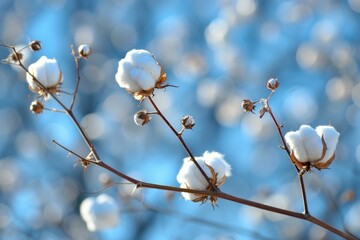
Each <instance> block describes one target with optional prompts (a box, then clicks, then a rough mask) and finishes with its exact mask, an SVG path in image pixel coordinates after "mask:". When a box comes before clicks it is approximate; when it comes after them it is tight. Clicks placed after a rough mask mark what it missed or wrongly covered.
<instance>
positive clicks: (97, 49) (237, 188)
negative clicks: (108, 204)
mask: <svg viewBox="0 0 360 240" xmlns="http://www.w3.org/2000/svg"><path fill="white" fill-rule="evenodd" d="M359 14H360V1H359V0H348V1H335V0H319V1H312V0H303V1H280V0H269V1H260V0H217V1H215V0H210V1H209V0H194V1H192V0H170V1H165V0H143V1H140V0H138V1H137V0H108V1H90V0H87V1H85V0H84V1H70V0H59V1H56V0H36V1H27V0H2V1H1V2H0V19H1V21H0V24H1V31H0V42H2V43H6V44H16V45H18V46H20V45H22V44H27V43H28V42H29V41H31V40H34V39H36V40H40V41H41V42H42V47H43V49H42V50H41V51H40V52H32V53H29V52H24V54H25V63H26V65H29V64H31V63H32V62H34V61H36V60H37V59H38V58H39V57H41V56H42V55H46V56H48V57H49V58H56V59H57V60H58V62H59V63H60V66H61V69H62V71H63V75H64V83H63V87H62V89H63V90H64V91H67V92H72V91H73V89H74V86H75V80H76V71H75V66H74V59H73V58H72V56H71V49H70V46H71V45H72V44H73V45H74V46H75V47H77V46H78V45H80V44H82V43H86V44H89V45H91V46H92V49H93V55H92V56H91V57H90V58H89V59H88V60H87V61H82V62H81V64H80V65H81V75H82V81H81V86H80V91H79V95H78V102H77V104H76V105H75V112H76V114H77V116H78V118H79V119H81V121H82V124H83V126H84V128H85V130H86V131H88V133H89V136H90V137H91V138H92V140H93V141H94V144H95V146H96V148H97V150H98V152H99V154H100V155H101V158H102V160H104V161H106V162H107V163H109V164H110V165H112V166H114V167H116V168H117V169H119V170H120V171H123V172H125V173H127V174H130V175H131V176H135V177H138V178H140V179H142V180H145V181H149V182H154V183H161V184H168V185H174V186H177V185H178V184H177V182H176V174H177V172H178V170H179V169H180V166H181V164H182V159H183V158H185V157H186V152H185V151H184V150H183V149H182V147H181V145H180V143H179V142H178V141H177V140H176V138H175V136H173V135H172V134H171V132H170V130H169V129H168V128H167V127H166V125H165V124H164V123H163V122H162V121H161V120H160V119H157V118H156V117H153V119H152V120H151V122H150V124H148V125H146V126H144V127H141V128H140V127H138V126H136V125H135V124H134V122H133V114H134V113H135V112H136V111H138V110H140V109H141V108H145V109H148V110H151V107H150V105H149V104H148V102H146V101H145V102H144V103H142V104H141V105H140V106H139V105H138V102H136V101H135V100H134V99H132V97H131V95H129V94H128V93H126V92H125V91H124V90H123V89H120V88H119V87H118V85H117V83H116V82H115V79H114V76H115V73H116V70H117V62H118V61H119V60H120V59H121V58H123V57H124V56H125V54H126V52H127V51H129V50H131V49H133V48H144V49H147V50H149V51H151V52H152V53H153V54H154V55H155V56H156V58H157V59H158V60H159V61H160V62H161V63H162V64H163V65H164V67H165V71H166V73H167V76H168V83H169V84H174V85H177V86H179V87H178V88H168V89H166V91H161V90H160V91H157V92H156V93H155V97H154V100H155V101H156V102H157V104H158V105H159V107H160V109H162V111H163V113H164V114H165V115H166V116H167V117H168V119H169V120H170V121H171V122H172V123H173V124H174V126H175V127H176V128H177V129H179V130H180V122H179V121H180V119H181V117H182V116H184V115H186V114H190V115H193V116H194V117H195V119H196V123H197V124H196V126H195V127H194V129H193V130H192V131H189V132H185V133H184V139H185V140H186V141H187V143H188V145H189V147H190V149H191V150H192V152H193V154H194V155H195V156H200V155H202V153H203V152H204V151H206V150H209V151H218V152H221V153H223V154H225V156H226V159H227V161H228V162H229V163H230V164H231V165H232V168H233V176H232V177H231V178H229V179H227V182H226V183H225V184H224V186H223V187H222V190H224V191H225V192H228V193H232V194H234V195H236V196H240V197H243V198H247V199H252V200H256V201H259V202H265V203H268V204H271V205H278V206H279V207H283V208H286V209H290V210H294V211H302V205H301V196H300V189H299V187H298V183H297V176H296V173H295V171H294V169H293V167H292V166H291V164H290V163H289V160H288V159H287V158H286V154H285V152H283V151H282V150H280V149H279V148H278V146H279V145H280V144H281V142H280V138H279V136H278V135H277V131H276V128H275V127H274V124H273V122H272V121H271V119H270V118H269V117H268V116H266V115H265V116H264V118H262V119H259V118H258V116H256V115H253V114H244V112H243V110H242V109H241V101H242V100H243V99H245V98H250V99H252V100H256V99H259V98H265V97H267V95H268V94H269V91H268V90H267V89H266V81H267V80H268V79H269V78H272V77H275V78H277V79H278V80H279V82H280V87H279V89H278V90H277V91H276V93H275V94H274V96H273V98H272V99H271V102H270V104H271V106H272V108H273V112H274V114H275V115H276V116H277V118H278V121H279V122H280V123H283V124H284V128H283V130H284V131H285V132H286V131H290V130H296V129H298V128H299V126H300V125H301V124H309V125H311V126H313V127H316V126H317V125H327V124H332V125H334V126H335V128H336V129H337V130H338V131H339V132H340V134H341V136H340V142H339V146H338V151H337V157H336V160H335V161H334V163H333V164H332V165H331V169H329V170H323V171H321V172H319V171H317V170H314V171H313V172H311V173H309V174H306V176H305V182H306V187H307V192H308V197H309V206H310V210H311V213H313V214H314V215H315V216H316V217H319V218H320V219H326V221H327V222H328V223H329V224H332V225H334V226H336V227H338V228H340V229H343V227H344V226H346V227H347V228H348V229H349V230H351V231H352V232H353V233H355V234H357V235H358V236H359V235H360V224H359V222H360V217H359V216H360V201H359V198H358V197H357V196H358V195H359V191H360V189H359V187H358V186H359V178H358V177H357V176H358V174H359V162H360V140H359V139H360V138H359V137H360V111H359V107H360V81H359V56H360V45H359V40H360V31H359V29H360V16H359ZM0 54H1V55H0V57H1V58H2V59H3V58H6V57H7V55H8V51H7V50H6V49H4V48H2V49H1V50H0ZM0 79H1V81H0V99H1V101H0V123H1V127H0V238H1V239H14V240H15V239H16V240H23V239H24V240H30V239H41V240H42V239H44V240H45V239H46V240H47V239H54V240H55V239H336V237H335V236H334V235H331V234H330V233H328V232H326V231H325V230H323V229H320V228H319V227H316V226H314V225H311V224H309V223H306V222H303V221H299V220H295V219H290V218H287V217H286V218H285V217H282V216H280V217H279V216H278V215H273V214H268V213H264V212H262V211H258V210H255V209H252V208H249V207H247V206H241V205H237V204H234V203H229V202H226V201H222V200H219V202H218V205H219V208H215V210H213V209H212V207H211V205H210V204H204V205H199V204H197V203H192V202H185V201H184V200H183V199H182V198H181V196H180V194H174V195H173V196H172V197H171V198H169V196H168V195H167V194H166V193H164V192H162V191H155V190H142V191H141V192H139V195H138V198H139V199H141V201H140V200H138V199H134V198H130V197H129V191H131V190H132V188H131V186H130V187H129V186H128V185H127V184H119V185H116V186H115V187H112V188H111V189H107V190H104V191H106V192H107V193H108V194H111V195H112V196H113V197H114V198H116V199H117V200H118V201H119V204H120V206H121V209H122V211H121V219H122V220H121V224H119V226H118V227H116V228H115V229H112V230H108V231H102V232H97V233H91V232H89V231H88V230H87V229H86V225H85V223H84V222H83V221H82V219H81V218H80V217H79V210H78V207H79V203H80V202H81V200H82V199H84V198H86V197H87V196H93V195H94V194H98V192H97V191H98V190H100V189H102V188H103V187H102V179H103V178H104V176H105V175H104V174H106V172H105V171H104V170H102V169H99V168H96V167H94V166H92V167H90V169H88V170H86V171H83V169H81V167H79V166H75V167H74V162H75V161H76V158H74V156H70V155H68V154H67V153H66V152H64V151H63V150H61V149H59V147H57V146H55V145H54V144H52V143H51V140H52V139H56V140H57V141H59V142H60V143H62V144H64V145H65V146H67V147H69V148H71V149H73V150H74V151H76V152H77V153H79V154H82V155H84V156H86V155H87V154H88V150H87V149H86V147H85V144H84V143H83V141H82V139H81V137H80V136H79V134H78V132H77V130H76V129H75V127H74V126H73V124H72V122H71V121H70V119H69V118H67V117H66V116H65V115H63V114H60V113H51V112H45V113H43V114H41V115H38V116H35V115H33V114H31V112H30V111H28V109H29V105H30V103H31V101H32V100H33V99H34V98H35V97H36V96H35V95H34V94H32V93H31V92H30V91H29V89H28V87H27V86H26V84H25V81H24V80H25V74H24V72H22V71H20V70H19V69H18V68H16V67H15V66H10V65H1V66H0ZM62 99H63V100H64V102H65V103H69V102H70V97H68V96H67V95H63V96H62ZM47 106H48V107H57V106H56V104H55V103H54V102H53V101H49V102H48V103H47ZM108 177H110V178H111V179H112V180H113V181H116V182H121V179H119V178H117V177H116V176H113V175H109V176H108ZM129 188H130V189H131V190H129ZM351 194H355V198H353V199H350V198H346V197H347V196H351ZM333 202H336V203H337V207H334V205H333ZM142 203H143V204H142ZM198 217H200V218H201V220H202V221H200V220H199V219H198ZM209 222H211V223H209Z"/></svg>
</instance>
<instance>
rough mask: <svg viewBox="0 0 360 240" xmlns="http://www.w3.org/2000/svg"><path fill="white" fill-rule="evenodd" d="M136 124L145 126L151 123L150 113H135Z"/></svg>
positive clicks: (144, 111) (143, 111) (142, 111)
mask: <svg viewBox="0 0 360 240" xmlns="http://www.w3.org/2000/svg"><path fill="white" fill-rule="evenodd" d="M134 122H135V123H136V125H138V126H144V125H145V124H147V123H148V122H150V116H149V113H148V112H147V111H146V110H141V111H138V112H137V113H135V115H134Z"/></svg>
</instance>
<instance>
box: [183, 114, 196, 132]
mask: <svg viewBox="0 0 360 240" xmlns="http://www.w3.org/2000/svg"><path fill="white" fill-rule="evenodd" d="M181 125H183V127H184V128H185V129H192V128H193V127H194V126H195V119H194V118H193V116H190V115H186V116H184V117H183V118H182V119H181Z"/></svg>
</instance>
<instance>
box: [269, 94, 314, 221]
mask: <svg viewBox="0 0 360 240" xmlns="http://www.w3.org/2000/svg"><path fill="white" fill-rule="evenodd" d="M274 92H275V91H274V90H273V91H271V93H270V95H269V97H268V98H267V99H266V100H265V105H266V106H265V107H266V111H267V112H268V113H269V114H270V116H271V119H272V120H273V122H274V123H275V126H276V129H277V130H278V133H279V135H280V138H281V141H282V143H283V146H284V149H285V151H286V153H287V155H288V157H289V159H290V162H291V163H292V165H293V166H294V168H295V170H296V172H297V173H298V179H299V184H300V189H301V196H302V200H303V207H304V214H305V215H308V214H310V213H309V207H308V202H307V197H306V189H305V184H304V179H303V175H302V174H299V172H300V170H299V168H298V167H297V166H296V165H295V164H294V163H293V162H292V161H291V153H290V150H289V148H288V146H287V144H286V141H285V138H284V134H283V133H282V131H281V129H282V126H280V125H279V123H278V121H277V120H276V117H275V115H274V114H273V112H272V109H271V107H270V104H269V100H270V98H271V97H272V95H273V94H274Z"/></svg>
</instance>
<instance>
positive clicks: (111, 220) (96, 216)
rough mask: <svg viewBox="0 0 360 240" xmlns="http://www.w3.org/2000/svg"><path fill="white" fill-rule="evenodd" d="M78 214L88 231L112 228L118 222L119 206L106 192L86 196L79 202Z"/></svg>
mask: <svg viewBox="0 0 360 240" xmlns="http://www.w3.org/2000/svg"><path fill="white" fill-rule="evenodd" d="M80 215H81V217H82V218H83V220H84V221H85V222H86V225H87V227H88V229H89V230H90V231H97V230H102V229H107V228H113V227H115V226H116V225H117V224H118V223H119V207H118V205H117V203H116V202H115V200H114V199H113V198H112V197H110V196H109V195H107V194H101V195H99V196H98V197H96V198H94V197H90V198H86V199H85V200H84V201H83V202H82V203H81V204H80Z"/></svg>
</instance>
